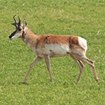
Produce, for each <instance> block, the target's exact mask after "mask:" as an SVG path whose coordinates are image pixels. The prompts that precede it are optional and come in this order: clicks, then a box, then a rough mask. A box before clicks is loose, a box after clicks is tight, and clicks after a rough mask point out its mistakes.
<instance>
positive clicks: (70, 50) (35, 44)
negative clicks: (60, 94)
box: [9, 26, 98, 83]
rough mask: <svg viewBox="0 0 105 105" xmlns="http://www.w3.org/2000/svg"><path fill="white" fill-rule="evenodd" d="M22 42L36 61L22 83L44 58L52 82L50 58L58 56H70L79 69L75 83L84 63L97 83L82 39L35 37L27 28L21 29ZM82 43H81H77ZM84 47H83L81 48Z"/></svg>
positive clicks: (67, 36)
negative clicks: (90, 69) (29, 48)
mask: <svg viewBox="0 0 105 105" xmlns="http://www.w3.org/2000/svg"><path fill="white" fill-rule="evenodd" d="M16 32H17V31H14V32H13V33H12V34H11V35H10V36H9V38H12V37H13V36H14V35H15V34H16ZM20 33H21V36H20V38H22V40H23V41H24V42H25V43H26V44H27V45H28V46H29V47H31V49H32V50H33V51H34V52H35V53H36V56H37V57H36V59H35V60H34V61H33V63H32V64H31V65H30V68H29V70H28V72H27V74H26V75H25V77H24V83H26V81H27V79H28V76H29V74H30V73H31V70H32V68H33V66H35V65H36V64H38V62H39V61H40V60H41V59H42V58H44V59H45V63H46V65H47V69H48V72H49V75H50V80H51V81H52V80H53V73H52V71H51V63H50V57H52V56H55V55H58V56H61V55H70V56H71V57H72V58H73V59H74V61H75V62H76V63H77V64H78V67H79V69H80V72H79V75H78V78H77V82H78V81H79V80H80V77H81V75H82V72H83V68H84V63H87V64H88V65H89V66H90V67H91V68H92V71H93V74H94V78H95V80H96V81H98V76H97V73H96V69H95V65H94V62H93V61H92V60H90V59H89V58H87V57H86V50H87V48H85V47H87V44H84V43H85V42H84V40H85V39H83V38H81V39H80V40H79V38H80V37H78V36H70V35H36V34H34V33H33V32H32V31H31V30H30V29H28V27H26V26H25V27H24V28H23V29H21V32H20ZM79 41H80V42H82V43H79ZM82 45H85V46H82Z"/></svg>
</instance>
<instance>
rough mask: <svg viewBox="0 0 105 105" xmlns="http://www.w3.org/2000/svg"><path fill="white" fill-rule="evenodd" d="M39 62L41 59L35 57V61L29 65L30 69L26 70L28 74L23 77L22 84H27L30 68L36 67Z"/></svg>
mask: <svg viewBox="0 0 105 105" xmlns="http://www.w3.org/2000/svg"><path fill="white" fill-rule="evenodd" d="M40 60H41V57H39V56H37V57H36V59H35V60H34V61H33V62H32V63H31V65H30V67H29V70H28V72H27V73H26V75H25V77H24V80H23V82H22V83H24V84H27V80H28V76H29V74H30V73H31V71H32V68H33V67H34V66H36V65H37V64H38V63H39V61H40Z"/></svg>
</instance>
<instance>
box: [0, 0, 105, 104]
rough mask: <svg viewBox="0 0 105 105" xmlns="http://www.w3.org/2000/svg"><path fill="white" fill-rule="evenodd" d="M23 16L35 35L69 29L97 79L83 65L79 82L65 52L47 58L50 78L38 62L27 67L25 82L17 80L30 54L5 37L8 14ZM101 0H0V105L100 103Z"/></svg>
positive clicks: (103, 96)
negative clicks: (82, 41)
mask: <svg viewBox="0 0 105 105" xmlns="http://www.w3.org/2000/svg"><path fill="white" fill-rule="evenodd" d="M15 14H16V15H17V16H18V15H19V16H20V17H21V18H22V19H26V20H27V22H28V25H29V27H30V28H31V29H32V30H33V31H34V32H35V33H37V34H48V33H51V34H58V35H59V34H62V35H66V34H74V35H79V36H82V37H84V38H86V39H87V40H88V46H89V49H88V52H87V56H88V57H89V58H91V59H93V60H94V61H95V65H96V68H97V72H98V74H99V78H100V81H99V83H96V82H95V80H94V79H93V75H92V73H91V70H90V68H89V67H88V66H87V67H86V68H85V71H84V73H83V75H82V78H81V81H80V82H79V84H76V83H75V81H76V77H77V74H78V73H79V70H78V67H77V66H76V64H75V63H74V61H73V60H72V59H70V58H69V57H63V58H53V59H52V60H51V62H52V69H53V71H54V75H55V80H54V83H51V82H50V81H49V77H48V72H47V69H46V65H45V63H44V61H42V62H40V64H38V66H37V67H36V68H34V69H33V72H32V74H31V75H30V79H29V81H28V82H29V85H23V84H19V83H20V82H21V81H22V79H23V77H24V75H25V73H26V71H27V69H28V66H29V64H30V63H31V62H32V60H33V59H34V56H35V55H34V54H33V53H32V52H31V50H30V49H29V48H27V47H26V45H25V44H24V43H23V42H22V41H21V40H16V41H10V40H9V39H8V36H9V35H10V33H11V32H13V30H14V28H13V26H12V25H11V22H13V20H12V17H13V16H14V15H15ZM104 38H105V1H104V0H0V105H105V70H104V68H105V39H104Z"/></svg>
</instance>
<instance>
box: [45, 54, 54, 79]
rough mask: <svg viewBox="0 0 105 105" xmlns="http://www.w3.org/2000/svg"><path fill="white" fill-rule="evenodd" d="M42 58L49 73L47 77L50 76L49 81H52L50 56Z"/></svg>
mask: <svg viewBox="0 0 105 105" xmlns="http://www.w3.org/2000/svg"><path fill="white" fill-rule="evenodd" d="M44 58H45V62H46V65H47V69H48V72H49V75H50V80H51V81H53V73H52V71H51V63H50V56H49V55H44Z"/></svg>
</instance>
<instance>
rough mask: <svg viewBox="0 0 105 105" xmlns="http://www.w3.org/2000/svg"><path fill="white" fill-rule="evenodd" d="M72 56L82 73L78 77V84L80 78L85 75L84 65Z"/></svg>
mask: <svg viewBox="0 0 105 105" xmlns="http://www.w3.org/2000/svg"><path fill="white" fill-rule="evenodd" d="M70 56H71V57H72V58H73V59H74V61H75V62H76V63H77V64H78V66H79V70H80V72H79V75H78V77H77V83H78V82H79V80H80V78H81V75H82V73H83V68H84V64H83V62H82V61H81V60H79V59H78V58H77V57H76V56H75V55H73V54H70Z"/></svg>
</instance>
